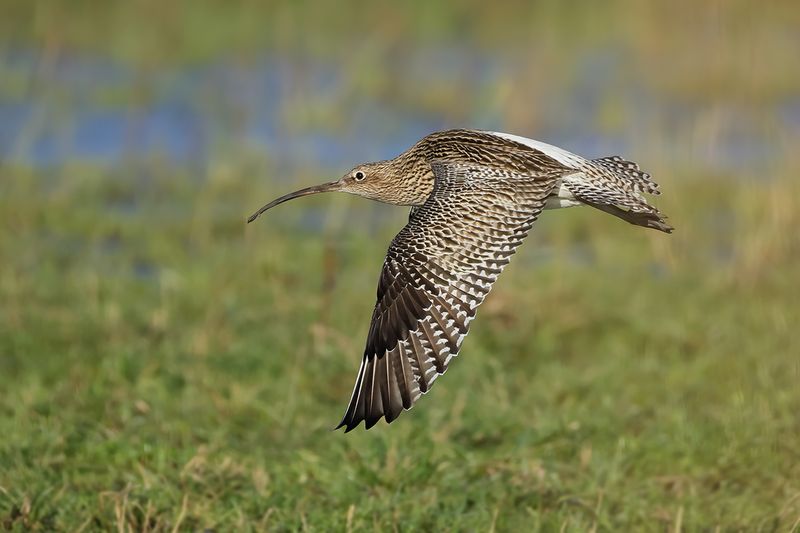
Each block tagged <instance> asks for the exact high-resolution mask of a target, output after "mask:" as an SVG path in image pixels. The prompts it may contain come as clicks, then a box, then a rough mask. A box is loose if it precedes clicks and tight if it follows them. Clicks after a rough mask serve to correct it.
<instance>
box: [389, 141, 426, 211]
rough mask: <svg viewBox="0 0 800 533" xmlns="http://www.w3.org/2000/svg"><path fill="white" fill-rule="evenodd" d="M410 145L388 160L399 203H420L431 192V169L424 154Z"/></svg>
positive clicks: (423, 201)
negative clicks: (396, 187)
mask: <svg viewBox="0 0 800 533" xmlns="http://www.w3.org/2000/svg"><path fill="white" fill-rule="evenodd" d="M416 148H417V147H416V146H415V147H412V148H411V149H409V150H407V151H405V152H403V153H402V154H400V155H399V156H397V157H395V158H394V159H392V160H391V161H389V166H390V167H391V169H392V173H393V174H394V175H395V176H396V180H395V182H396V183H397V185H398V190H397V194H398V198H399V201H398V202H397V203H398V204H399V205H422V204H424V203H425V200H427V199H428V196H430V194H431V192H433V184H434V181H435V178H434V175H433V170H432V169H431V166H430V164H429V163H428V162H427V161H426V159H425V157H424V154H423V153H422V152H421V151H420V150H417V149H416Z"/></svg>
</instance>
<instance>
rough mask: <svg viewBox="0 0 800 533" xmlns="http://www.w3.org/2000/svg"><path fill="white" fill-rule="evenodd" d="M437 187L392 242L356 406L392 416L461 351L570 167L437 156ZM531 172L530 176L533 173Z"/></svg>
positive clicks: (350, 419)
mask: <svg viewBox="0 0 800 533" xmlns="http://www.w3.org/2000/svg"><path fill="white" fill-rule="evenodd" d="M431 166H432V168H433V171H434V174H435V176H436V184H435V186H434V190H433V193H432V194H431V196H430V197H429V198H428V200H427V201H426V203H425V204H423V205H422V206H420V207H418V208H415V209H414V210H413V211H412V214H411V217H410V218H409V221H408V224H407V225H406V226H405V227H404V228H403V229H402V230H401V231H400V233H398V234H397V236H396V237H395V238H394V239H393V240H392V244H391V246H390V247H389V251H388V253H387V255H386V260H385V261H384V264H383V270H382V271H381V276H380V281H379V283H378V301H377V304H376V305H375V311H374V312H373V314H372V324H371V326H370V330H369V334H368V337H367V345H366V349H365V351H364V358H363V359H362V362H361V369H360V370H359V372H358V379H357V380H356V384H355V387H354V389H353V394H352V396H351V398H350V404H349V406H348V408H347V412H346V413H345V415H344V418H342V421H341V423H340V424H339V425H338V426H337V429H338V428H340V427H343V426H344V427H346V431H350V430H352V429H353V428H355V427H356V426H357V425H358V424H359V423H360V422H361V421H362V420H364V421H365V425H366V428H367V429H369V428H371V427H372V426H374V425H375V424H376V423H377V422H378V420H380V419H381V417H384V416H385V417H386V421H387V422H391V421H392V420H394V419H395V418H397V416H398V415H399V414H400V413H401V412H402V411H403V410H404V409H406V410H407V409H410V408H411V407H412V406H413V405H414V403H415V402H416V401H417V399H419V397H420V396H421V395H422V394H424V393H426V392H428V390H430V387H431V385H432V384H433V382H434V380H435V379H436V378H437V377H438V376H440V375H441V374H444V372H445V371H446V370H447V365H448V363H449V362H450V360H451V359H452V358H453V357H455V356H456V355H458V352H459V349H460V347H461V342H462V341H463V340H464V337H465V336H466V335H467V332H468V331H469V324H470V322H471V321H472V319H473V318H474V317H475V311H476V309H477V307H478V306H479V305H480V304H481V302H483V299H484V298H485V297H486V295H487V294H488V292H489V290H490V289H491V287H492V284H493V283H494V282H495V281H496V280H497V277H498V276H499V275H500V273H501V272H502V271H503V268H504V267H505V266H506V265H507V264H508V262H509V260H510V257H511V255H513V254H514V252H515V251H516V249H517V247H518V246H519V245H520V244H521V243H522V240H523V239H524V238H525V236H526V235H527V234H528V231H529V230H530V229H531V226H532V225H533V223H534V222H535V221H536V218H537V217H538V216H539V213H540V212H541V211H542V208H543V207H544V204H545V201H546V199H547V196H548V195H549V194H550V193H551V191H552V190H553V188H554V186H555V183H556V182H557V180H558V178H559V176H560V175H561V174H563V170H561V171H557V170H554V169H547V170H543V169H542V168H541V167H538V168H536V167H533V168H531V169H528V170H527V171H525V170H521V171H516V170H515V171H509V170H508V169H507V168H506V169H503V168H496V167H491V166H486V165H478V164H475V163H464V162H456V163H453V162H448V161H443V160H439V161H434V162H433V163H432V164H431ZM523 172H524V173H523Z"/></svg>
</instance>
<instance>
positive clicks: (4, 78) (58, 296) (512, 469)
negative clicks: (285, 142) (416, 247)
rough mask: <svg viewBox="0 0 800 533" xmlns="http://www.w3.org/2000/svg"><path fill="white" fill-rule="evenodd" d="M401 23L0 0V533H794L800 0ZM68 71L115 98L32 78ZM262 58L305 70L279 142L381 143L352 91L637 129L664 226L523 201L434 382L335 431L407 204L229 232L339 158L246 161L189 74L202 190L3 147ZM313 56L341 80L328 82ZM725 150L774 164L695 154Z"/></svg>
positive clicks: (543, 11) (306, 6)
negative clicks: (85, 69) (405, 405)
mask: <svg viewBox="0 0 800 533" xmlns="http://www.w3.org/2000/svg"><path fill="white" fill-rule="evenodd" d="M167 4H169V5H167ZM398 6H399V5H398ZM398 6H395V5H394V4H388V3H376V2H352V3H351V4H348V5H347V6H346V7H347V9H343V8H342V7H341V4H340V3H329V4H326V5H323V3H319V2H315V3H311V2H262V3H258V2H214V1H195V0H192V1H191V2H188V1H184V2H167V3H165V2H152V1H149V0H136V1H134V0H131V1H126V2H92V1H90V0H70V1H58V0H47V1H44V0H43V1H40V2H30V1H22V0H8V1H5V2H3V6H2V8H0V52H2V53H0V105H5V104H9V105H10V108H13V107H14V106H15V105H18V104H23V105H29V107H30V108H31V110H32V112H31V113H30V117H29V120H27V121H26V122H25V123H24V124H22V126H21V128H20V130H19V131H10V130H9V128H8V127H7V125H5V126H6V127H5V128H0V134H2V135H10V137H9V138H10V139H12V140H13V143H14V149H13V150H12V152H13V153H12V156H17V157H11V158H10V159H9V160H0V530H12V531H43V532H44V531H47V532H49V531H114V530H116V531H120V532H128V531H204V530H213V531H217V532H226V531H248V530H249V531H287V530H305V531H343V530H344V531H493V530H494V531H542V532H549V531H576V532H583V531H609V532H611V531H674V532H678V531H721V532H727V531H745V532H751V531H763V532H780V533H788V532H794V533H797V532H800V385H798V384H800V355H799V354H800V337H798V335H797V331H796V330H795V328H796V327H797V324H798V323H800V302H798V298H797V296H796V295H797V278H798V271H799V265H800V236H799V235H800V234H798V232H797V230H796V229H797V228H798V227H800V200H799V199H800V182H799V181H798V179H797V176H798V174H799V173H800V159H798V155H797V150H796V147H797V146H798V145H799V144H798V138H797V128H796V117H795V118H792V117H791V116H790V115H791V113H792V109H794V107H793V106H794V105H796V102H797V95H798V93H799V92H800V76H798V71H797V69H796V68H792V67H793V66H794V65H795V64H796V57H797V56H798V52H799V51H800V49H799V48H798V44H800V41H798V40H797V39H796V38H795V33H796V31H795V28H796V27H797V25H798V24H797V23H798V14H800V10H798V9H797V7H796V5H795V2H792V1H789V0H787V1H772V2H749V1H746V0H730V1H726V2H706V3H698V2H695V1H694V0H678V1H677V2H669V3H667V2H639V1H634V0H611V1H609V2H602V3H601V2H558V1H551V2H526V1H522V0H516V1H510V2H507V3H505V4H504V6H502V8H498V6H497V5H496V3H487V2H478V1H476V0H472V1H469V2H460V3H443V2H440V3H437V2H430V1H427V0H426V1H422V0H419V1H415V2H411V3H406V4H403V7H402V8H401V7H398ZM440 47H441V48H442V49H444V50H445V51H446V50H448V49H458V50H459V51H460V53H462V54H463V57H471V54H472V53H474V55H475V58H476V61H474V62H472V61H465V63H464V65H460V66H459V65H455V66H454V65H450V64H444V63H448V61H449V59H450V56H447V55H445V56H443V58H441V59H440V60H438V62H437V61H431V62H428V61H429V60H430V57H434V58H435V57H437V56H436V55H435V52H436V51H437V50H439V49H440ZM19 51H30V52H32V53H31V58H32V59H31V60H30V61H28V62H26V61H24V60H23V61H19V60H17V59H14V58H15V57H16V56H15V52H19ZM596 51H600V52H604V51H605V52H609V51H610V52H613V53H612V54H611V55H610V56H609V57H611V58H612V59H614V61H617V63H614V64H612V65H610V70H609V71H608V72H612V73H613V74H614V75H613V77H612V78H607V77H603V76H604V75H605V74H606V70H605V69H606V67H609V65H607V64H605V63H603V61H604V60H607V59H608V58H606V57H605V56H603V55H602V54H601V55H600V56H598V55H597V54H596V53H595V52H596ZM6 52H8V53H6ZM432 52H433V53H432ZM70 57H79V58H80V57H88V58H98V59H100V60H108V61H111V62H114V63H113V64H114V65H117V66H119V67H120V68H122V69H126V70H129V71H130V72H132V73H133V74H134V75H133V78H134V82H132V83H121V84H111V85H109V84H106V83H101V82H97V83H95V82H96V80H92V79H88V78H87V79H81V80H80V83H74V82H73V83H64V84H60V83H53V81H52V80H54V79H58V78H57V77H53V76H51V74H52V72H53V71H54V69H57V68H58V65H59V60H60V59H61V58H70ZM264 57H268V58H272V59H275V58H278V59H281V60H283V61H286V62H289V63H291V64H292V65H293V68H292V69H291V71H292V73H293V74H292V76H291V77H289V78H287V82H286V83H287V84H288V83H295V84H296V86H291V87H289V86H288V85H287V87H286V88H284V91H283V92H286V93H287V94H289V97H287V98H285V101H281V102H280V114H279V116H278V117H277V118H276V119H275V124H272V126H274V129H275V130H276V131H279V132H280V135H285V136H286V137H287V139H293V138H294V139H296V138H303V137H304V136H309V135H310V136H313V137H315V138H316V137H317V136H324V135H330V134H336V135H342V136H343V137H345V138H347V139H348V142H349V143H352V144H355V143H357V142H358V140H360V139H364V138H365V137H366V136H368V135H372V134H380V133H379V132H381V131H386V132H390V131H392V127H393V125H392V124H389V123H388V122H390V121H384V119H383V117H382V116H381V117H378V118H379V120H380V121H382V122H381V123H380V124H378V126H379V127H376V128H374V129H371V130H370V132H367V133H365V132H359V131H354V129H355V126H354V124H355V121H354V119H353V115H354V113H355V116H356V117H357V116H358V113H357V111H359V110H361V109H362V107H361V106H362V105H363V104H364V103H365V102H368V103H371V104H373V105H375V108H376V109H379V108H381V107H382V106H384V105H385V106H386V107H387V108H388V109H391V110H393V112H394V113H409V114H410V115H411V116H416V117H425V118H430V117H432V120H433V121H434V122H436V123H442V124H445V123H446V124H451V125H454V126H456V125H457V126H487V125H492V126H497V127H498V128H499V127H500V126H501V125H502V128H500V129H504V130H506V131H513V132H517V133H520V134H526V135H533V136H538V133H539V132H540V128H541V126H542V124H543V123H545V124H546V123H547V122H548V120H549V121H552V120H553V117H554V116H555V117H562V116H563V118H564V123H563V128H564V131H567V132H568V133H569V134H570V135H573V134H576V132H581V131H583V128H584V127H588V126H592V128H591V131H599V132H603V134H605V133H607V134H608V136H609V138H611V139H612V140H620V139H621V140H622V141H623V142H624V143H625V144H626V145H627V146H629V147H630V148H631V153H626V154H623V155H626V156H628V157H631V158H634V159H636V160H640V161H641V162H642V163H643V165H645V168H646V169H647V170H648V171H651V172H652V173H653V175H654V176H655V177H656V178H657V180H658V181H659V182H660V183H661V184H662V189H663V191H664V195H663V197H661V198H660V199H659V206H660V207H661V208H662V209H663V211H664V212H666V213H667V214H668V215H669V216H670V220H671V222H672V223H673V224H674V225H675V226H676V228H677V230H676V233H675V234H674V235H672V236H665V235H663V234H659V233H657V232H654V231H647V230H643V229H641V228H634V227H631V226H628V225H626V224H624V223H622V222H620V221H618V220H616V219H613V218H611V217H609V216H607V215H604V214H603V213H599V212H594V211H591V210H588V209H586V210H579V209H573V210H564V211H559V212H548V213H545V215H544V216H543V217H542V218H541V220H540V221H539V222H538V223H537V225H536V227H535V228H534V231H533V232H532V234H531V236H530V237H529V238H528V240H527V242H526V243H525V245H524V246H523V247H522V249H521V251H520V253H519V254H518V255H517V256H516V257H515V259H514V261H513V262H512V264H511V266H510V267H509V268H508V269H507V271H506V273H504V275H503V277H502V278H501V279H500V281H499V282H498V283H497V285H496V286H495V289H494V290H493V292H492V294H491V295H490V296H489V298H488V300H487V302H486V303H485V304H484V305H483V307H482V308H481V309H480V312H479V319H478V320H477V321H476V322H475V323H474V325H473V327H472V333H471V334H470V336H469V338H468V339H467V340H466V341H465V344H464V348H463V351H462V355H461V356H460V357H459V358H458V359H457V360H456V361H454V362H453V363H452V365H451V368H450V370H449V371H448V374H447V376H445V377H443V378H441V379H440V380H439V381H437V384H436V386H435V387H434V388H433V390H432V391H431V393H430V394H429V395H428V396H426V397H425V398H423V399H422V400H421V401H420V402H419V403H418V405H417V406H416V407H415V408H414V409H413V410H412V411H411V412H408V413H404V414H403V415H402V416H401V417H400V418H399V419H398V420H397V421H396V422H394V423H393V424H392V425H391V426H387V425H386V424H384V423H381V424H379V425H378V426H377V427H375V428H373V429H372V430H370V431H369V432H365V431H364V430H363V428H359V429H358V430H356V431H353V432H351V433H349V434H347V435H345V434H343V433H342V432H332V431H331V428H333V427H334V426H335V425H336V423H337V422H338V421H339V419H340V416H341V415H342V414H343V411H344V409H345V407H346V404H347V400H348V399H349V395H350V392H351V387H352V385H353V381H354V379H355V375H356V371H357V369H358V365H359V360H360V354H361V351H362V349H363V342H364V339H365V336H366V332H367V328H368V320H369V317H370V314H371V312H372V306H373V304H374V300H373V298H374V295H375V285H376V283H377V275H378V271H379V267H380V264H381V262H382V260H383V254H384V253H385V250H386V247H387V245H388V242H389V240H390V239H391V237H392V236H393V235H394V233H395V232H396V231H397V230H398V229H399V228H400V227H401V226H402V224H403V223H404V221H405V219H406V216H407V212H406V210H405V209H398V208H392V207H389V206H385V205H378V204H373V203H370V202H368V201H366V200H357V199H352V198H346V197H341V196H335V195H331V196H328V197H320V198H309V199H304V200H301V201H297V202H296V203H293V204H289V205H286V206H282V207H280V208H279V209H276V210H275V211H272V212H270V213H268V215H267V216H266V217H264V218H263V219H260V220H259V221H258V223H257V224H252V225H250V226H245V224H244V219H245V217H246V216H247V215H249V214H250V213H251V212H252V211H253V210H254V209H255V208H257V207H258V206H259V205H261V203H262V202H264V201H267V200H269V199H271V198H273V197H275V196H276V195H278V194H281V193H284V192H286V190H287V189H289V188H292V187H293V186H294V185H298V186H299V185H300V184H303V185H306V184H310V183H315V182H318V181H321V179H324V178H321V177H320V176H324V177H325V178H330V177H331V176H335V175H338V174H340V173H341V172H342V171H343V170H344V169H341V168H323V169H319V168H315V163H314V161H315V160H316V159H315V155H316V154H303V155H304V157H302V158H301V157H298V160H297V161H291V162H290V163H291V167H290V168H291V169H292V170H290V171H289V172H288V175H285V176H282V177H283V178H284V180H283V183H282V184H280V185H279V184H278V183H276V182H275V181H272V180H270V179H267V178H262V177H270V176H274V175H276V173H277V167H278V162H277V159H278V157H277V156H278V155H279V154H272V153H266V154H261V153H258V154H253V148H252V146H250V145H248V144H247V143H246V142H242V138H243V137H246V135H244V134H243V133H242V131H241V130H243V129H245V128H246V126H247V125H248V124H249V123H248V120H247V117H244V116H242V114H243V113H246V112H247V111H249V110H242V109H238V108H232V107H231V105H230V102H228V101H227V100H226V99H225V98H222V97H221V96H220V95H219V92H220V91H225V90H226V88H227V85H220V84H219V80H216V81H215V80H211V79H209V80H198V84H199V85H198V86H199V87H201V88H202V90H201V91H198V92H196V93H194V92H193V93H192V94H193V95H195V96H194V97H193V98H196V101H191V102H186V104H187V106H189V107H190V108H191V109H192V110H196V111H197V112H198V114H199V115H202V118H203V119H204V120H207V121H208V123H209V126H208V131H210V132H211V133H212V137H213V138H210V139H209V147H208V152H209V153H207V154H205V155H206V156H207V160H206V161H205V166H204V168H206V169H207V172H206V173H204V174H203V175H202V177H201V178H198V177H197V176H196V175H195V173H196V168H183V167H180V166H172V165H171V164H169V163H165V162H164V160H165V158H163V157H160V156H159V155H157V154H155V155H154V154H144V155H143V156H142V157H140V156H139V155H138V153H137V151H136V150H131V151H130V153H128V152H126V155H125V157H122V158H121V160H120V161H119V165H118V167H113V168H110V167H108V166H105V165H102V164H99V163H90V162H86V161H80V160H78V158H77V157H67V158H66V160H65V161H64V162H63V164H59V165H56V166H51V167H44V166H40V167H39V168H38V170H32V169H31V168H29V166H28V165H26V164H25V162H24V161H20V159H21V158H24V156H25V154H30V153H33V152H35V150H34V148H35V146H36V143H37V139H40V138H42V137H43V136H48V135H49V136H51V137H53V138H55V143H56V144H57V145H58V146H59V147H64V150H65V151H67V152H68V151H69V147H70V146H72V145H71V144H70V143H71V142H72V140H73V139H72V138H71V135H74V134H75V132H76V131H77V129H78V128H76V127H75V125H76V122H77V121H76V120H74V118H75V117H74V116H73V114H78V113H80V110H81V109H85V108H86V107H87V105H86V104H87V102H88V104H89V105H88V107H89V108H91V109H93V110H99V111H101V112H102V111H104V110H109V109H111V110H114V111H119V110H122V111H123V112H125V113H127V114H128V115H129V116H131V117H135V116H136V115H137V113H138V112H139V111H140V110H142V109H147V108H148V107H149V106H152V105H154V103H158V102H160V101H161V99H163V98H164V97H165V96H168V97H169V96H170V95H171V94H172V93H171V89H172V83H173V80H174V79H175V78H174V75H173V74H174V72H175V71H184V72H185V71H188V70H191V69H194V68H195V67H197V66H200V67H202V66H204V65H209V64H223V65H233V66H235V67H241V68H243V69H247V68H248V66H249V65H251V64H258V63H259V61H260V60H261V59H263V58H264ZM458 57H461V56H458ZM595 61H598V63H595ZM317 63H319V64H321V65H326V66H328V67H330V68H331V69H333V70H335V71H336V72H340V73H342V75H341V76H338V77H336V83H335V84H334V86H333V87H326V89H325V90H324V91H321V90H320V88H319V87H318V86H317V85H315V84H314V83H313V82H312V81H310V80H311V79H312V78H313V76H311V74H313V73H314V68H315V67H314V65H316V64H317ZM484 63H489V64H488V65H485V64H484ZM431 65H432V66H431ZM426 66H427V67H426ZM440 66H441V67H445V68H442V69H441V71H439V70H438V68H437V67H440ZM428 67H430V68H431V70H432V71H433V70H436V72H427V71H423V70H424V68H428ZM484 67H490V68H487V69H486V71H485V72H484ZM495 67H496V68H497V70H496V71H495V70H494V68H495ZM199 71H202V69H200V70H199ZM306 71H308V73H309V80H305V78H304V76H303V75H302V74H303V73H304V72H306ZM587 72H588V73H589V74H587ZM409 80H413V82H412V83H409ZM234 85H235V84H234ZM631 86H632V87H634V88H635V89H636V90H635V91H633V92H631V91H626V90H621V89H623V88H630V87H631ZM576 89H582V90H583V92H581V93H580V94H584V92H587V91H589V90H591V95H590V96H591V97H590V98H588V103H589V104H591V105H589V106H588V107H590V108H591V109H592V110H591V112H588V111H587V112H583V111H582V110H580V109H579V110H577V112H576V110H574V109H566V108H567V107H569V106H570V105H571V102H578V103H580V102H582V101H583V100H582V98H583V97H581V98H575V97H569V98H564V94H572V93H576V94H577V92H580V91H576ZM639 91H643V92H644V93H645V96H646V97H647V98H645V100H644V104H643V103H642V102H638V103H637V102H634V101H628V99H629V98H630V99H635V98H638V97H639V96H640V95H639ZM273 96H274V95H272V94H266V95H264V98H265V100H266V99H269V98H272V97H273ZM595 99H596V100H597V102H594V100H595ZM579 100H580V102H579ZM595 103H596V104H597V105H594V104H595ZM271 104H273V102H271V101H270V102H267V101H265V106H268V105H271ZM234 107H235V106H234ZM76 110H77V111H76ZM792 120H794V122H792ZM384 122H386V123H384ZM212 124H213V126H212ZM791 124H794V126H792V125H791ZM551 125H552V124H551ZM12 128H13V126H12ZM380 128H384V129H383V130H381V129H380ZM792 128H794V129H792ZM134 133H135V132H134ZM740 135H741V136H742V138H746V139H761V140H764V145H768V146H769V149H770V150H771V151H770V153H769V154H766V153H761V152H760V150H764V149H763V147H759V146H756V147H755V148H754V150H753V152H754V153H755V155H754V160H755V164H753V160H749V159H748V154H744V155H743V156H742V157H741V159H748V161H747V163H748V165H747V166H746V167H745V168H744V169H740V170H739V171H737V172H736V173H733V174H731V175H718V174H715V173H713V172H710V171H709V166H710V165H708V161H712V160H717V161H719V160H723V159H726V157H720V156H719V154H720V153H722V154H723V155H724V154H725V153H726V152H725V149H726V148H728V149H733V148H735V149H736V150H740V149H743V148H748V147H747V146H745V143H743V142H740V143H738V144H732V145H728V144H726V143H727V142H728V141H729V140H730V139H734V140H735V139H737V138H739V136H740ZM245 140H246V139H245ZM396 148H397V149H398V150H399V149H402V148H404V147H402V146H397V147H396ZM773 149H774V151H772V150H773ZM744 151H745V152H747V150H744ZM765 152H766V150H765ZM372 155H374V154H368V153H365V154H364V158H365V159H366V158H369V157H371V156H372ZM587 155H589V154H587ZM595 155H610V154H595ZM731 155H732V156H739V155H742V154H731ZM751 155H752V154H751ZM306 156H307V157H306ZM730 159H734V158H733V157H731V158H730ZM357 162H358V161H353V164H355V163H357ZM286 163H287V161H286V160H285V158H284V160H283V164H284V169H283V170H282V173H283V174H286V171H285V165H286ZM728 163H730V165H729V166H728V168H733V167H734V165H733V163H732V161H728Z"/></svg>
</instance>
